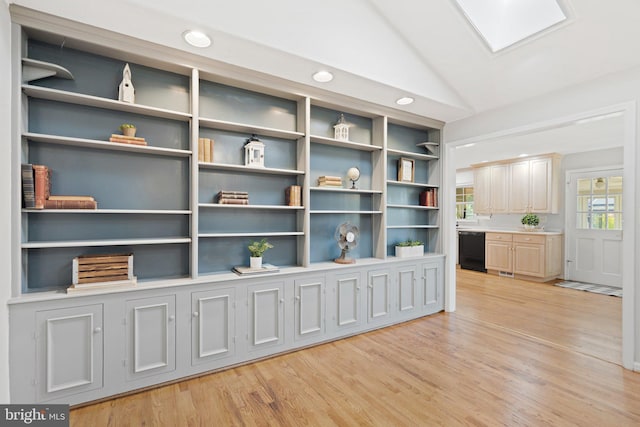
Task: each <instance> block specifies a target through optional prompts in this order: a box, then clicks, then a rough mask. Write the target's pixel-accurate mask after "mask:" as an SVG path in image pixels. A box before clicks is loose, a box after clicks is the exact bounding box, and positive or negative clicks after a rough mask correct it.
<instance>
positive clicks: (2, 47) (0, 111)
mask: <svg viewBox="0 0 640 427" xmlns="http://www.w3.org/2000/svg"><path fill="white" fill-rule="evenodd" d="M10 57H11V19H10V16H9V6H8V3H7V0H4V1H2V2H0V58H3V60H2V61H0V99H2V100H3V101H2V102H0V200H3V201H4V202H3V203H0V402H4V403H8V402H9V313H8V310H7V300H8V299H9V298H10V297H11V185H12V184H11V157H12V156H11V102H10V100H11V61H7V60H6V59H7V58H10Z"/></svg>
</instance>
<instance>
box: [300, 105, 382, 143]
mask: <svg viewBox="0 0 640 427" xmlns="http://www.w3.org/2000/svg"><path fill="white" fill-rule="evenodd" d="M341 113H342V112H340V111H336V110H330V109H328V108H323V107H317V106H315V105H312V106H311V135H317V136H324V137H326V138H333V136H334V134H335V133H334V129H333V126H334V125H335V124H336V123H337V122H338V120H339V119H340V114H341ZM344 118H345V121H346V122H347V124H349V141H352V142H359V143H361V144H371V141H372V137H371V135H372V123H373V122H372V120H371V119H370V118H368V117H361V116H357V115H355V114H348V113H344Z"/></svg>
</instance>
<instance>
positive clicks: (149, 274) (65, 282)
mask: <svg viewBox="0 0 640 427" xmlns="http://www.w3.org/2000/svg"><path fill="white" fill-rule="evenodd" d="M115 253H133V272H134V275H135V276H136V277H137V278H138V280H149V279H160V278H162V279H169V278H177V277H188V276H189V265H190V264H189V245H188V244H167V245H148V246H145V245H140V246H112V247H83V248H53V249H48V248H45V249H29V250H28V262H27V263H26V265H27V270H28V271H27V277H28V280H29V285H28V289H23V291H24V292H28V291H37V290H43V289H47V288H61V289H64V288H67V287H69V286H70V285H71V283H72V260H73V258H75V257H76V256H79V255H93V254H115Z"/></svg>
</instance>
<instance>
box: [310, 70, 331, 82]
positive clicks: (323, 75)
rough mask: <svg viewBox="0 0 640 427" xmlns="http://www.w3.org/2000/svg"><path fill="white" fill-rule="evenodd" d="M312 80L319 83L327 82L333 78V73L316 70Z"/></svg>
mask: <svg viewBox="0 0 640 427" xmlns="http://www.w3.org/2000/svg"><path fill="white" fill-rule="evenodd" d="M313 80H315V81H317V82H319V83H327V82H330V81H331V80H333V74H331V73H330V72H328V71H318V72H317V73H315V74H314V75H313Z"/></svg>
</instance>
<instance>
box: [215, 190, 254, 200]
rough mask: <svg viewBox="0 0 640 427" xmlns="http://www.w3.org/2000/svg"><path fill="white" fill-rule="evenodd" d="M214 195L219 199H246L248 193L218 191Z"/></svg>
mask: <svg viewBox="0 0 640 427" xmlns="http://www.w3.org/2000/svg"><path fill="white" fill-rule="evenodd" d="M216 197H217V198H219V199H221V198H225V199H248V198H249V193H247V192H246V191H219V192H218V194H217V195H216Z"/></svg>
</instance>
